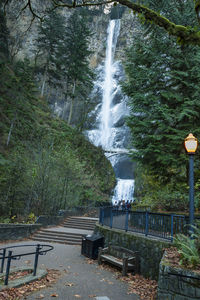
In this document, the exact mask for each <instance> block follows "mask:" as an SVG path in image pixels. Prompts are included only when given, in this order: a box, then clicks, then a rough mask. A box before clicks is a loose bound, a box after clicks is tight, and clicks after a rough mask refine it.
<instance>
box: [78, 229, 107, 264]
mask: <svg viewBox="0 0 200 300" xmlns="http://www.w3.org/2000/svg"><path fill="white" fill-rule="evenodd" d="M99 247H102V248H103V247H104V237H103V236H101V235H98V234H93V235H86V236H84V237H83V238H82V247H81V254H83V255H85V256H87V257H89V258H92V259H97V257H98V248H99Z"/></svg>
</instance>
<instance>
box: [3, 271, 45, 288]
mask: <svg viewBox="0 0 200 300" xmlns="http://www.w3.org/2000/svg"><path fill="white" fill-rule="evenodd" d="M30 270H31V271H33V268H30V267H20V268H15V269H11V271H10V274H12V273H15V272H19V271H30ZM47 274H48V272H47V271H46V270H42V269H37V274H36V276H33V275H32V274H30V275H26V276H24V277H22V278H19V279H15V280H10V281H9V282H8V285H0V291H2V290H4V289H9V288H16V287H20V286H22V285H24V284H26V283H30V282H33V281H36V280H38V279H42V278H43V277H45V276H46V275H47ZM4 276H5V272H4V273H2V274H0V280H1V279H2V277H4Z"/></svg>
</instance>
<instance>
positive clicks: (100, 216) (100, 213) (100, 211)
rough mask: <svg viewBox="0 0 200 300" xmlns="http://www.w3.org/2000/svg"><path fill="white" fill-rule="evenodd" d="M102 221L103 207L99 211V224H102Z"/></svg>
mask: <svg viewBox="0 0 200 300" xmlns="http://www.w3.org/2000/svg"><path fill="white" fill-rule="evenodd" d="M101 219H102V207H100V209H99V224H101V223H102V221H101Z"/></svg>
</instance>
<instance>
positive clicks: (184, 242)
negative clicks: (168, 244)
mask: <svg viewBox="0 0 200 300" xmlns="http://www.w3.org/2000/svg"><path fill="white" fill-rule="evenodd" d="M193 228H194V233H192V235H191V237H188V236H185V235H183V234H178V235H177V236H176V238H175V239H174V245H175V247H177V249H178V252H179V253H180V264H181V265H185V266H189V267H194V268H195V267H196V266H197V265H199V264H200V228H198V227H196V226H193Z"/></svg>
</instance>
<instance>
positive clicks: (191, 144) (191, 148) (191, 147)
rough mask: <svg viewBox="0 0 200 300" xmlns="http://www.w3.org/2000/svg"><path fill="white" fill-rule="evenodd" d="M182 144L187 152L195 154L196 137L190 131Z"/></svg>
mask: <svg viewBox="0 0 200 300" xmlns="http://www.w3.org/2000/svg"><path fill="white" fill-rule="evenodd" d="M184 146H185V149H186V151H187V153H188V154H195V152H196V150H197V146H198V141H197V138H195V137H194V136H193V134H192V133H190V134H189V135H188V136H187V137H186V138H185V141H184Z"/></svg>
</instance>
